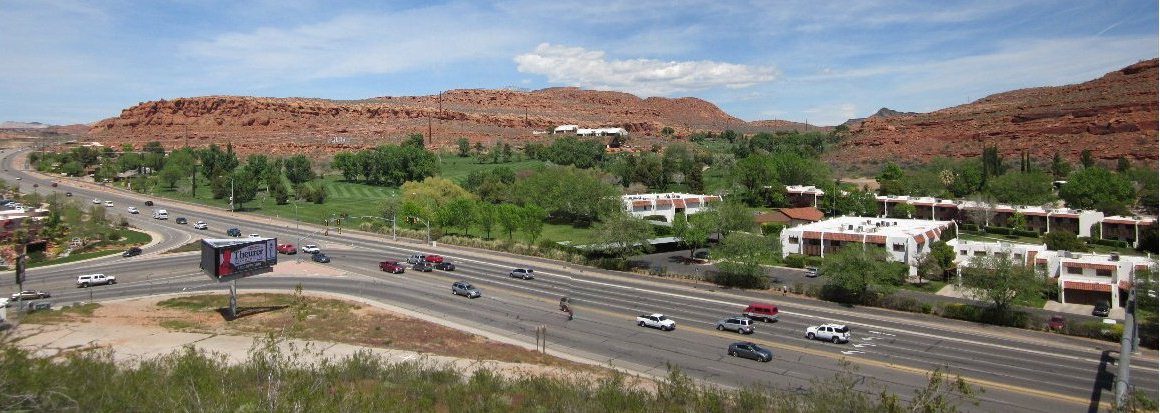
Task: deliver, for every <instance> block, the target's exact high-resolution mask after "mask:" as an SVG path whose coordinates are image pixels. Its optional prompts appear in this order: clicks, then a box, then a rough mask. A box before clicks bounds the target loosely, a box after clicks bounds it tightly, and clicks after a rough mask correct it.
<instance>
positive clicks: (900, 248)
mask: <svg viewBox="0 0 1160 413" xmlns="http://www.w3.org/2000/svg"><path fill="white" fill-rule="evenodd" d="M894 251H895V252H903V251H906V244H894Z"/></svg>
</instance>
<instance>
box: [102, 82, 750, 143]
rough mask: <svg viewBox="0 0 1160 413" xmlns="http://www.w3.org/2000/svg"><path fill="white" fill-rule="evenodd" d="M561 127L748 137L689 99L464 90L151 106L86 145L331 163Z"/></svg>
mask: <svg viewBox="0 0 1160 413" xmlns="http://www.w3.org/2000/svg"><path fill="white" fill-rule="evenodd" d="M566 124H575V125H580V127H590V128H594V127H622V128H625V129H627V130H628V131H629V132H630V134H631V135H632V136H634V137H640V136H649V135H659V134H660V131H661V130H662V129H663V128H665V127H671V128H673V129H674V130H676V131H677V132H678V133H679V134H683V133H688V132H690V131H696V130H725V129H730V128H734V129H744V128H746V127H747V124H746V122H744V121H742V120H740V119H737V118H735V117H732V116H730V115H729V114H727V113H725V112H723V111H721V109H720V108H718V107H717V106H716V105H714V104H712V103H709V102H706V101H704V100H701V99H697V98H676V99H670V98H657V97H650V98H646V99H642V98H639V97H636V96H634V95H631V94H628V93H619V92H604V91H590V90H581V89H577V88H550V89H543V90H536V91H511V90H480V89H467V90H451V91H447V92H444V93H441V94H439V95H431V96H404V97H390V96H385V97H377V98H371V99H365V100H358V101H335V100H325V99H309V98H260V97H240V96H207V97H195V98H180V99H173V100H158V101H151V102H144V103H140V104H138V105H136V106H133V107H131V108H128V109H125V110H123V111H122V112H121V115H120V116H118V117H115V118H110V119H105V120H103V121H101V122H98V123H96V124H95V125H93V127H92V128H91V129H90V131H89V137H90V139H92V140H97V141H101V142H103V143H104V144H106V145H121V144H124V143H131V144H134V145H138V146H139V145H141V144H143V143H145V142H148V141H160V142H162V144H163V145H165V146H166V147H169V148H172V147H181V146H184V145H187V144H188V145H190V146H205V145H208V144H209V143H218V144H224V143H225V142H232V143H233V145H234V147H235V149H236V150H237V151H238V152H240V153H256V152H261V153H269V154H288V153H316V152H324V153H334V152H337V151H341V150H345V149H352V148H363V147H372V146H375V145H379V144H383V143H393V142H399V141H401V140H402V139H403V138H404V137H406V136H407V135H409V134H412V133H422V134H424V135H427V134H428V131H430V132H431V135H432V136H434V139H433V140H432V142H431V145H432V146H434V147H451V146H454V145H455V143H456V141H457V140H459V139H460V138H468V139H469V140H471V141H472V142H477V141H482V142H485V143H488V142H493V141H496V140H501V139H502V140H505V141H508V142H518V141H525V140H532V139H536V135H535V132H536V131H544V130H548V129H551V128H553V127H555V126H558V125H566Z"/></svg>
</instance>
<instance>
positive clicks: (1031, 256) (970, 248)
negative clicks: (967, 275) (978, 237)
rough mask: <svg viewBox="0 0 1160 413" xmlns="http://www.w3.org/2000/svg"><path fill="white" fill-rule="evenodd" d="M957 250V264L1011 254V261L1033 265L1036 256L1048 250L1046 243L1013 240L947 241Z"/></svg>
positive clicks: (956, 239)
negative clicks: (1023, 242)
mask: <svg viewBox="0 0 1160 413" xmlns="http://www.w3.org/2000/svg"><path fill="white" fill-rule="evenodd" d="M947 245H948V246H950V247H951V248H953V249H954V250H955V264H958V265H959V266H963V265H966V263H968V262H970V261H971V258H974V257H983V256H988V255H999V254H1011V261H1014V262H1019V263H1022V264H1023V265H1032V264H1034V263H1035V259H1036V257H1040V256H1041V254H1043V253H1044V252H1046V251H1047V245H1046V244H1017V243H1011V242H986V241H964V240H962V239H959V238H955V239H952V240H950V241H947Z"/></svg>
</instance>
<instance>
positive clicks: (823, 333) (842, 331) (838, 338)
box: [806, 324, 850, 344]
mask: <svg viewBox="0 0 1160 413" xmlns="http://www.w3.org/2000/svg"><path fill="white" fill-rule="evenodd" d="M806 337H807V338H809V339H810V340H825V341H829V342H832V343H834V344H838V343H847V342H849V341H850V329H849V328H846V326H844V325H841V324H822V325H820V326H813V327H808V328H806Z"/></svg>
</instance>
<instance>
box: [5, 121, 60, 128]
mask: <svg viewBox="0 0 1160 413" xmlns="http://www.w3.org/2000/svg"><path fill="white" fill-rule="evenodd" d="M47 127H49V125H45V124H43V123H40V122H13V121H10V120H6V121H4V122H0V129H44V128H47Z"/></svg>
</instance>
